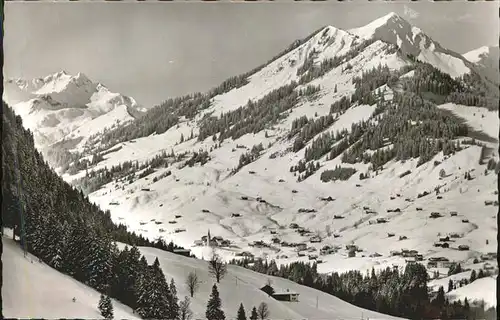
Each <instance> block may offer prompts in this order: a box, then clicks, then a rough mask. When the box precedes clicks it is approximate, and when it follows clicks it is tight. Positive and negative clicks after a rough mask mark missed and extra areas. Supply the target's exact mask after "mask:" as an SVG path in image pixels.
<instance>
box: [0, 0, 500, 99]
mask: <svg viewBox="0 0 500 320" xmlns="http://www.w3.org/2000/svg"><path fill="white" fill-rule="evenodd" d="M391 11H394V12H396V13H398V14H399V15H400V16H402V17H403V18H405V19H407V20H408V21H409V22H411V23H412V24H414V25H416V26H418V27H420V28H421V29H422V30H423V31H424V32H426V33H427V34H428V35H429V36H431V37H432V38H433V39H435V40H437V41H438V42H440V43H441V44H442V45H443V46H444V47H447V48H449V49H451V50H454V51H457V52H459V53H464V52H467V51H469V50H472V49H475V48H478V47H480V46H484V45H498V38H499V33H498V13H499V11H498V3H497V2H496V1H494V2H460V3H453V2H439V3H433V2H422V1H420V2H411V3H410V2H405V3H401V2H398V3H381V2H367V1H360V2H358V3H355V2H351V3H346V2H341V3H339V2H336V1H335V2H323V3H318V2H315V3H311V2H292V3H272V2H268V3H241V4H234V3H175V2H174V3H78V2H72V3H37V2H31V3H27V2H14V3H13V2H7V3H5V22H4V26H5V39H4V50H5V65H4V75H5V76H6V77H9V78H10V77H16V78H17V77H22V78H34V77H42V76H45V75H48V74H51V73H55V72H57V71H60V70H66V71H67V72H69V73H72V74H76V73H77V72H83V73H85V74H86V75H87V76H88V77H89V78H90V79H92V80H94V81H98V82H101V83H103V84H104V85H106V86H108V87H109V88H110V89H111V90H113V91H117V92H121V93H123V94H126V95H130V96H132V97H134V98H135V99H136V100H138V101H139V102H140V103H142V104H144V105H145V106H150V105H153V104H156V103H159V102H161V101H162V100H165V99H166V98H168V97H172V96H177V95H181V94H186V93H190V92H195V91H205V90H207V89H209V88H211V87H213V86H215V85H217V84H219V83H220V82H222V81H223V80H225V79H226V78H228V77H230V76H233V75H237V74H240V73H243V72H245V71H248V70H250V69H252V68H253V67H255V66H257V65H260V64H261V63H263V62H265V61H267V60H269V59H270V58H271V57H272V56H274V55H275V54H277V53H278V52H280V51H281V50H283V49H284V48H286V47H287V46H288V45H289V44H290V43H291V42H293V41H294V40H296V39H299V38H303V37H305V36H307V35H308V34H310V33H311V32H312V31H314V30H316V29H317V28H319V27H321V26H324V25H332V26H335V27H338V28H342V29H349V28H354V27H358V26H362V25H365V24H367V23H369V22H370V21H372V20H374V19H376V18H378V17H381V16H383V15H385V14H387V13H389V12H391Z"/></svg>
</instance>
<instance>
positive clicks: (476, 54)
mask: <svg viewBox="0 0 500 320" xmlns="http://www.w3.org/2000/svg"><path fill="white" fill-rule="evenodd" d="M490 51H491V48H490V47H488V46H482V47H479V48H477V49H474V50H471V51H469V52H466V53H464V54H463V56H464V58H465V59H467V60H469V61H470V62H472V63H478V62H480V61H481V59H482V58H483V57H484V56H486V55H488V54H489V53H490Z"/></svg>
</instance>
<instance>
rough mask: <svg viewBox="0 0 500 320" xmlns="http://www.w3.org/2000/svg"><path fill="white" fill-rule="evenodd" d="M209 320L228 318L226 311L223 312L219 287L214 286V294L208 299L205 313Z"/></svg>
mask: <svg viewBox="0 0 500 320" xmlns="http://www.w3.org/2000/svg"><path fill="white" fill-rule="evenodd" d="M205 316H206V317H207V320H225V319H226V316H225V314H224V311H222V302H221V300H220V297H219V291H218V290H217V285H216V284H214V285H213V287H212V293H211V294H210V298H209V299H208V304H207V311H206V313H205Z"/></svg>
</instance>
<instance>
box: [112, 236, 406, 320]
mask: <svg viewBox="0 0 500 320" xmlns="http://www.w3.org/2000/svg"><path fill="white" fill-rule="evenodd" d="M119 247H123V244H120V245H119ZM139 250H140V251H141V254H143V255H144V256H145V257H146V259H147V260H148V263H153V261H154V259H155V258H156V257H158V261H159V262H160V266H161V268H162V270H163V273H164V274H165V276H166V278H167V280H169V281H170V279H171V278H173V279H174V280H175V281H176V284H177V291H178V296H179V297H180V299H182V298H183V297H184V296H189V292H188V290H187V287H186V286H185V285H183V283H184V280H185V279H186V277H187V275H188V273H189V272H195V273H196V275H197V276H198V278H199V279H200V280H201V285H200V288H199V290H198V291H197V292H196V294H195V296H194V297H193V298H192V299H191V309H192V311H193V313H194V317H193V318H194V319H201V318H204V317H205V311H206V305H207V301H208V298H209V296H210V292H211V289H212V286H213V284H214V283H215V280H214V279H213V277H211V276H210V275H209V273H208V264H207V262H206V261H202V260H198V259H192V258H186V257H183V256H180V255H175V254H172V253H168V252H165V251H161V250H158V249H153V248H146V247H139ZM205 254H206V256H208V255H209V254H210V251H209V250H207V251H206V252H205ZM269 280H271V283H272V286H273V287H274V288H275V290H276V291H280V290H281V291H286V290H289V291H290V292H295V293H298V294H299V301H298V302H282V301H277V300H275V299H273V298H272V297H270V296H269V295H267V294H266V293H264V292H262V291H261V290H260V288H262V287H263V286H265V285H266V284H267V283H268V281H269ZM218 290H219V294H220V297H221V301H222V309H223V310H224V312H225V314H226V319H235V318H236V314H237V311H238V307H239V305H240V303H243V305H244V307H245V309H246V310H248V311H247V312H249V311H250V310H251V308H252V307H253V306H256V307H258V305H259V304H260V303H261V302H265V303H267V304H268V306H269V311H270V318H271V319H315V320H316V319H331V320H337V319H361V318H369V319H387V320H389V319H398V318H396V317H392V316H388V315H383V314H380V313H377V312H373V311H369V310H366V309H361V308H359V307H356V306H353V305H351V304H349V303H347V302H345V301H342V300H340V299H339V298H337V297H334V296H332V295H329V294H327V293H324V292H321V291H318V290H315V289H312V288H309V287H305V286H301V285H298V284H296V283H294V282H292V281H290V280H286V279H283V278H278V277H272V276H266V275H263V274H260V273H257V272H253V271H251V270H247V269H244V268H242V267H237V266H229V267H228V272H227V275H226V276H225V277H224V278H223V279H222V280H221V282H220V283H219V284H218Z"/></svg>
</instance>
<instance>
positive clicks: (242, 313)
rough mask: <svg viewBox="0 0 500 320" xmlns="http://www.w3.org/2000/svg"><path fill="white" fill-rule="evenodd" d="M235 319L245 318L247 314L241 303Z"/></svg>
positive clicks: (242, 319) (244, 319)
mask: <svg viewBox="0 0 500 320" xmlns="http://www.w3.org/2000/svg"><path fill="white" fill-rule="evenodd" d="M236 320H247V315H246V314H245V308H244V307H243V303H240V307H239V309H238V315H237V316H236Z"/></svg>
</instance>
